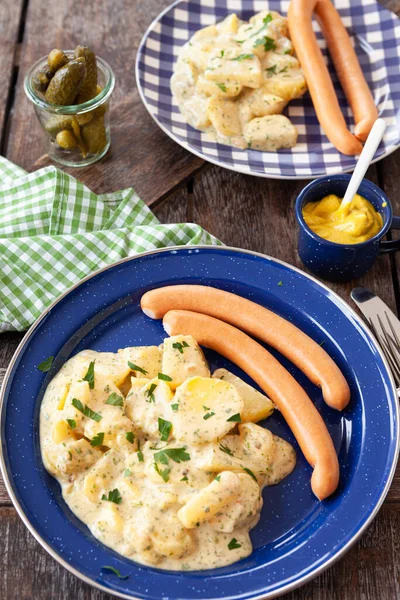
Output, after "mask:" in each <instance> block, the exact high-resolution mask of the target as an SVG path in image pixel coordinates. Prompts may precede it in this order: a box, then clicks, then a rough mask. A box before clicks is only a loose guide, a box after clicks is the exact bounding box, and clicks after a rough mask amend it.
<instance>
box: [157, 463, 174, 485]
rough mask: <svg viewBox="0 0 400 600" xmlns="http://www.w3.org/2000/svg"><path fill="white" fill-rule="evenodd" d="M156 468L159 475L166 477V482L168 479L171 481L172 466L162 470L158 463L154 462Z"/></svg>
mask: <svg viewBox="0 0 400 600" xmlns="http://www.w3.org/2000/svg"><path fill="white" fill-rule="evenodd" d="M154 468H155V470H156V473H158V475H159V476H160V477H162V478H163V479H164V481H165V483H167V481H169V474H170V472H171V468H169V469H168V468H167V469H163V470H161V469H160V467H159V466H158V464H157V463H154Z"/></svg>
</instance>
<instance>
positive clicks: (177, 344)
mask: <svg viewBox="0 0 400 600" xmlns="http://www.w3.org/2000/svg"><path fill="white" fill-rule="evenodd" d="M216 85H217V86H218V87H219V86H220V85H222V84H219V83H217V84H216ZM224 87H225V86H224ZM221 89H222V88H221ZM225 91H226V89H225ZM172 347H173V348H175V350H178V351H179V354H183V349H184V348H189V344H188V343H187V342H185V341H183V342H182V344H181V343H180V342H174V343H173V344H172Z"/></svg>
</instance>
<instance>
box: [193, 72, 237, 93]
mask: <svg viewBox="0 0 400 600" xmlns="http://www.w3.org/2000/svg"><path fill="white" fill-rule="evenodd" d="M242 89H243V88H242V86H241V85H240V83H238V82H237V81H229V82H228V81H227V82H226V83H225V84H218V83H215V81H208V79H206V78H205V77H203V75H200V77H199V78H198V80H197V84H196V92H197V93H198V94H203V95H204V96H219V97H220V98H233V97H235V96H238V95H239V94H240V92H241V91H242Z"/></svg>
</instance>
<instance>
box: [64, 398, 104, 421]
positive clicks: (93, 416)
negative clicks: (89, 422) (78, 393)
mask: <svg viewBox="0 0 400 600" xmlns="http://www.w3.org/2000/svg"><path fill="white" fill-rule="evenodd" d="M71 404H72V406H75V408H76V409H77V410H79V411H80V412H81V413H83V414H84V415H85V417H88V419H93V421H96V422H97V423H98V422H99V421H101V419H102V418H103V417H102V416H101V415H100V414H99V413H97V412H95V411H94V410H92V409H91V408H89V407H88V406H86V404H82V402H81V401H80V400H78V398H72V400H71Z"/></svg>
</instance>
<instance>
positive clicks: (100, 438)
mask: <svg viewBox="0 0 400 600" xmlns="http://www.w3.org/2000/svg"><path fill="white" fill-rule="evenodd" d="M103 442H104V433H103V432H101V433H98V434H97V435H95V436H94V437H93V438H92V439H91V440H90V445H91V446H93V447H95V446H101V445H102V443H103Z"/></svg>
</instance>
